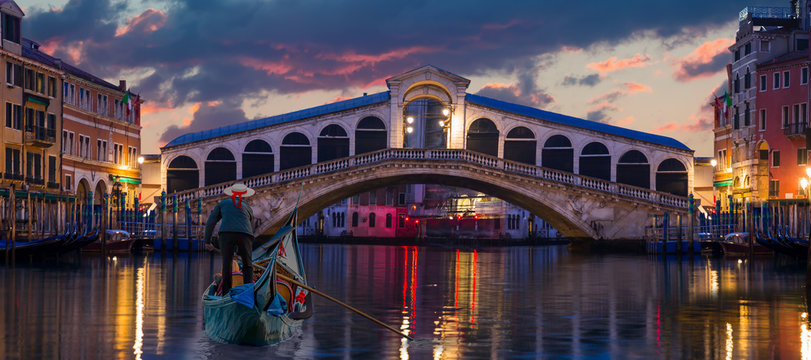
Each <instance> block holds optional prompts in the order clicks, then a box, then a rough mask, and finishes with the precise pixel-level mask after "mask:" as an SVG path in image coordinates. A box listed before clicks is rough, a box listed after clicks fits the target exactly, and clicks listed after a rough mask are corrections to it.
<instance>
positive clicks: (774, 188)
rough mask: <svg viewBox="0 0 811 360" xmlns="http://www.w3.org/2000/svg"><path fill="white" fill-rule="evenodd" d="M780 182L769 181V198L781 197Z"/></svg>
mask: <svg viewBox="0 0 811 360" xmlns="http://www.w3.org/2000/svg"><path fill="white" fill-rule="evenodd" d="M779 194H780V180H769V196H770V197H777V196H780V195H779Z"/></svg>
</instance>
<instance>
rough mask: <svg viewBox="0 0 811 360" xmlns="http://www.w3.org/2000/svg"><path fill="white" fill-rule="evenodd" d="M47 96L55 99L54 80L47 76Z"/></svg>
mask: <svg viewBox="0 0 811 360" xmlns="http://www.w3.org/2000/svg"><path fill="white" fill-rule="evenodd" d="M48 96H50V97H56V78H54V77H53V76H48Z"/></svg>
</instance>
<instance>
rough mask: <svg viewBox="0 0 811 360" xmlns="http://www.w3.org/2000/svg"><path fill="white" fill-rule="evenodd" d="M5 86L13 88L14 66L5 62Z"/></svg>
mask: <svg viewBox="0 0 811 360" xmlns="http://www.w3.org/2000/svg"><path fill="white" fill-rule="evenodd" d="M6 84H7V85H8V86H14V64H13V63H10V62H6Z"/></svg>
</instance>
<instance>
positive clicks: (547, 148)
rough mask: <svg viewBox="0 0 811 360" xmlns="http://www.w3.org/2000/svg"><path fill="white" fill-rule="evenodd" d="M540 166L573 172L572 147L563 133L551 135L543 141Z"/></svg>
mask: <svg viewBox="0 0 811 360" xmlns="http://www.w3.org/2000/svg"><path fill="white" fill-rule="evenodd" d="M541 166H543V167H547V168H550V169H557V170H562V171H568V172H574V148H573V147H572V141H571V140H569V138H568V137H567V136H565V135H561V134H556V135H552V136H550V137H549V138H547V139H546V141H544V144H543V150H542V151H541Z"/></svg>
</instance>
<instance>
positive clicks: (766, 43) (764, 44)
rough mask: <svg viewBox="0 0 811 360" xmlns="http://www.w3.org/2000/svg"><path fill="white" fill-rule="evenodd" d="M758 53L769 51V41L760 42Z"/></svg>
mask: <svg viewBox="0 0 811 360" xmlns="http://www.w3.org/2000/svg"><path fill="white" fill-rule="evenodd" d="M760 51H762V52H768V51H769V41H768V40H760Z"/></svg>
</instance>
